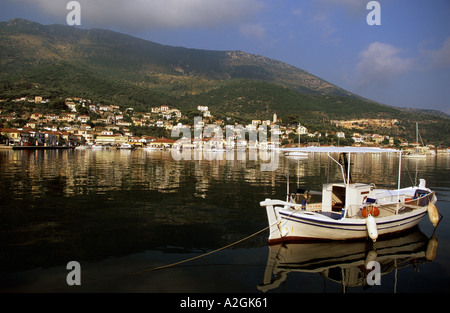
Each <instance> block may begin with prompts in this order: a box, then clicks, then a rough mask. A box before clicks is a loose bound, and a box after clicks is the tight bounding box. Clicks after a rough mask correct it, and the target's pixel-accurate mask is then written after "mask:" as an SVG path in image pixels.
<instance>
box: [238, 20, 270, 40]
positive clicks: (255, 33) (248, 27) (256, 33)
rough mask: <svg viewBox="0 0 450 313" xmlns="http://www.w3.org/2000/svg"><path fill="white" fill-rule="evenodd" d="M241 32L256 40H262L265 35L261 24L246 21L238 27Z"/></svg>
mask: <svg viewBox="0 0 450 313" xmlns="http://www.w3.org/2000/svg"><path fill="white" fill-rule="evenodd" d="M239 31H240V32H241V34H243V35H244V36H245V37H248V38H256V39H258V40H264V38H265V36H266V29H265V28H264V26H263V25H261V24H251V23H246V24H244V25H242V26H241V28H240V29H239Z"/></svg>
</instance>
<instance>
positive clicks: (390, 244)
mask: <svg viewBox="0 0 450 313" xmlns="http://www.w3.org/2000/svg"><path fill="white" fill-rule="evenodd" d="M436 249H437V239H436V238H435V237H432V238H431V239H428V238H427V237H426V236H425V234H423V233H422V232H421V231H420V230H419V229H418V228H415V229H414V230H413V231H411V232H408V233H407V234H404V235H403V236H401V237H397V238H391V239H386V240H379V241H377V242H376V243H374V244H372V243H371V242H368V241H355V242H320V243H319V242H317V243H301V244H300V243H299V244H281V245H273V246H269V257H268V261H267V266H266V271H265V274H264V282H263V283H262V284H260V285H258V286H257V288H258V289H259V290H261V291H263V292H267V291H270V290H274V289H277V288H279V287H280V285H282V284H283V283H284V282H286V280H287V276H288V274H290V273H293V272H301V273H318V274H320V275H322V276H323V277H325V278H327V279H329V280H331V281H334V282H337V283H339V284H342V286H343V291H344V292H345V288H347V287H364V286H367V285H368V284H367V277H368V275H369V273H371V271H372V269H367V268H366V265H367V264H368V263H369V262H370V261H376V262H379V263H380V266H381V269H380V270H381V277H382V276H383V275H385V274H388V273H390V272H392V271H397V270H398V269H401V268H405V267H408V266H411V265H412V266H414V267H416V266H417V265H418V264H421V263H427V262H431V261H433V259H434V258H435V256H436ZM381 280H383V279H382V278H381ZM299 283H301V282H299ZM393 291H396V290H393Z"/></svg>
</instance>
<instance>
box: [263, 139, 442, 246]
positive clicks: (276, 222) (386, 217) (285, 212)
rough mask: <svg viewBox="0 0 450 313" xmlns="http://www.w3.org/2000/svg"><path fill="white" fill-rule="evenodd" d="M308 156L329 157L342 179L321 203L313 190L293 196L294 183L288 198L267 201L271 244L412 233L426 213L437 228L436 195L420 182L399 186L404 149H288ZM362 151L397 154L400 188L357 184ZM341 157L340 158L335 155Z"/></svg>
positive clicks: (324, 191)
mask: <svg viewBox="0 0 450 313" xmlns="http://www.w3.org/2000/svg"><path fill="white" fill-rule="evenodd" d="M285 150H289V151H292V152H294V151H296V152H306V153H327V155H328V157H329V158H330V159H331V160H332V161H334V162H335V163H336V164H337V165H338V167H337V168H338V169H340V173H341V175H342V181H340V182H334V183H329V182H327V183H325V184H323V187H322V191H321V192H318V191H317V192H315V193H318V194H320V195H321V200H320V201H316V202H314V201H311V200H312V192H311V191H309V190H308V189H304V190H300V189H298V190H297V191H296V192H290V190H289V179H288V182H287V192H286V194H287V195H286V199H285V200H274V199H266V200H264V201H262V202H261V203H260V204H261V206H262V207H265V208H266V212H267V217H268V222H269V228H270V231H269V239H268V242H269V244H279V243H280V242H292V241H294V242H295V241H303V240H358V239H367V238H370V239H372V240H373V241H374V242H375V241H376V240H377V238H378V237H379V236H385V235H390V234H393V233H397V232H401V231H405V230H408V229H410V228H412V227H414V226H416V225H417V224H418V223H419V222H420V221H421V220H422V219H423V218H424V217H425V215H427V214H428V215H429V218H430V221H431V222H432V223H433V225H434V226H435V227H436V226H437V224H438V223H439V221H440V218H441V215H440V213H439V211H438V209H437V207H436V205H435V203H436V201H437V197H436V195H435V193H434V192H433V191H432V190H431V189H429V188H428V187H427V186H426V181H425V180H424V179H420V183H419V185H418V186H412V187H407V188H400V183H401V181H400V176H401V175H400V174H401V160H402V158H401V151H399V150H393V149H381V148H358V147H305V148H292V149H285ZM361 153H365V154H367V153H371V154H373V153H378V154H380V153H390V154H392V153H398V154H399V171H398V182H397V189H395V190H390V189H380V188H377V187H376V186H375V185H374V184H373V183H358V182H354V181H353V179H352V176H351V160H352V157H354V155H355V154H361ZM336 154H338V155H339V156H340V157H339V160H336V159H335V158H334V157H333V156H336Z"/></svg>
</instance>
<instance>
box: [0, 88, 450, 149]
mask: <svg viewBox="0 0 450 313" xmlns="http://www.w3.org/2000/svg"><path fill="white" fill-rule="evenodd" d="M7 101H8V100H0V104H1V103H5V102H7ZM10 102H12V103H14V104H15V105H17V106H20V105H24V104H26V105H28V106H29V105H32V104H41V105H42V104H46V103H49V102H50V100H49V99H42V97H40V96H36V97H35V98H34V99H29V98H26V97H23V98H19V99H15V100H12V101H10ZM3 111H5V110H1V107H0V149H1V148H3V149H7V148H14V147H17V148H19V147H22V148H25V147H28V148H29V149H32V148H36V149H38V148H45V147H47V148H75V147H93V146H97V147H112V148H120V147H124V146H126V147H130V148H133V149H134V148H156V149H163V148H171V147H174V146H176V145H177V144H179V143H180V138H171V137H170V135H168V134H171V133H173V131H174V129H175V130H176V129H177V128H178V129H181V128H184V129H186V127H188V128H189V129H192V130H194V128H195V127H201V128H202V129H203V127H204V126H206V125H214V126H215V127H220V128H221V130H222V131H223V133H224V134H225V133H226V132H227V128H231V129H233V127H235V126H238V125H237V123H235V124H228V123H229V122H230V121H226V120H222V119H217V118H215V117H214V116H213V115H212V114H211V112H210V111H209V108H208V107H207V106H198V107H197V111H198V116H201V117H202V119H201V121H200V122H199V123H197V124H196V125H194V123H192V122H194V121H191V123H192V125H188V123H189V120H188V119H187V117H186V116H184V115H183V114H182V112H181V111H180V110H179V109H177V108H170V107H169V106H167V105H161V106H158V107H152V108H151V111H150V112H135V110H134V109H133V108H127V109H125V110H123V109H121V108H120V107H119V106H117V105H104V104H96V103H93V102H92V101H91V100H88V99H82V98H76V97H74V98H67V99H65V100H64V108H62V109H61V110H60V113H59V114H56V113H41V112H39V111H36V110H33V112H32V113H30V112H29V111H27V112H23V113H22V114H20V115H19V114H17V113H16V112H10V111H11V110H9V112H3ZM231 122H232V121H231ZM331 122H332V123H333V124H334V125H335V126H336V127H339V129H342V131H337V132H333V133H331V134H329V133H327V132H325V133H323V132H319V131H315V132H309V131H308V129H307V128H306V127H304V126H302V125H299V124H289V125H285V124H282V123H281V120H280V119H279V118H278V117H277V114H276V113H274V114H273V118H272V119H271V120H252V122H251V123H249V124H248V125H239V126H242V128H243V129H244V130H245V132H246V133H247V136H241V137H239V136H236V137H235V140H233V141H232V142H231V143H232V145H233V148H236V147H244V148H261V149H262V148H267V147H269V148H270V147H271V148H279V147H290V146H298V143H299V141H300V143H301V144H302V145H309V146H318V145H321V144H322V143H321V141H322V140H321V137H323V136H325V137H329V138H331V140H327V144H328V145H330V141H331V144H332V145H348V146H372V147H396V148H401V149H404V150H411V149H416V148H417V147H419V146H420V145H419V143H418V142H413V143H410V142H407V141H406V140H405V139H403V138H397V137H395V138H394V137H390V136H387V135H380V134H377V133H370V134H367V133H364V132H361V133H360V132H356V131H355V129H361V130H362V131H363V130H364V129H365V127H367V126H373V125H378V126H383V127H390V126H392V125H394V124H395V123H396V122H397V120H388V119H384V120H382V119H377V120H375V119H360V120H352V121H331ZM261 126H263V127H265V129H269V132H270V134H267V137H266V138H267V142H264V143H263V142H261V143H259V142H258V140H256V141H252V140H251V139H252V138H253V137H252V136H251V135H250V136H249V135H248V134H249V133H251V132H252V131H257V130H258V129H259V128H260V127H261ZM140 128H146V129H149V128H150V129H153V130H157V132H156V133H157V135H142V134H140V135H138V134H136V133H135V132H134V131H133V130H136V129H140ZM158 130H160V131H158ZM275 132H276V133H275ZM271 135H272V136H271ZM249 137H250V138H249ZM274 137H275V138H276V139H277V140H276V141H273V142H271V139H272V138H274ZM192 138H193V137H192ZM301 138H304V139H303V140H302V139H301ZM227 139H228V140H227ZM249 139H250V140H249ZM212 140H215V141H214V142H212ZM263 144H264V147H263V146H262V145H263ZM229 145H230V140H229V138H223V140H222V139H220V140H217V138H211V136H210V137H207V136H204V137H202V138H201V147H200V148H202V147H203V146H208V147H209V148H211V147H213V148H215V149H227V148H228V149H229V148H230V146H229ZM260 145H261V146H260ZM184 146H185V147H186V145H184ZM196 148H199V147H198V143H197V146H196ZM420 148H421V149H422V153H429V154H436V153H448V149H436V148H435V147H434V146H431V145H429V146H421V147H420Z"/></svg>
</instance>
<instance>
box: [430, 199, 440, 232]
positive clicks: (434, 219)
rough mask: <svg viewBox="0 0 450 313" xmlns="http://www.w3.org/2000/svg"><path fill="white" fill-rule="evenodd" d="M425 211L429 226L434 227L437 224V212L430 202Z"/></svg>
mask: <svg viewBox="0 0 450 313" xmlns="http://www.w3.org/2000/svg"><path fill="white" fill-rule="evenodd" d="M427 211H428V217H429V219H430V222H431V224H433V226H434V227H436V226H437V224H438V223H439V211H438V209H437V207H436V206H435V205H434V204H433V203H432V202H430V203H428V207H427Z"/></svg>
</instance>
